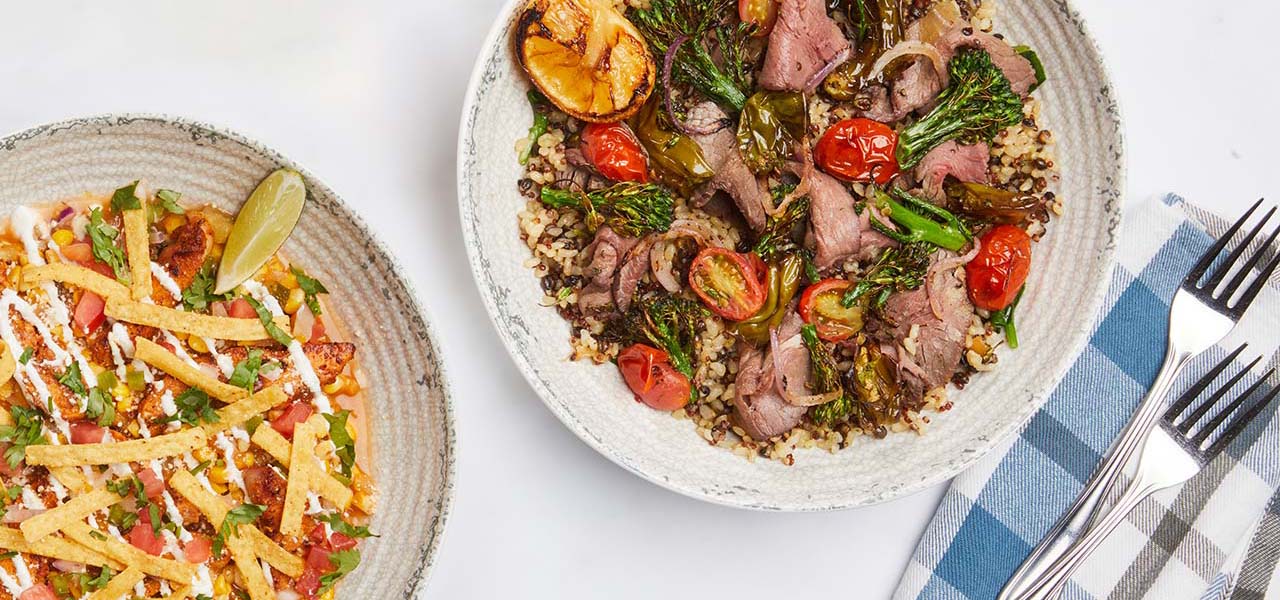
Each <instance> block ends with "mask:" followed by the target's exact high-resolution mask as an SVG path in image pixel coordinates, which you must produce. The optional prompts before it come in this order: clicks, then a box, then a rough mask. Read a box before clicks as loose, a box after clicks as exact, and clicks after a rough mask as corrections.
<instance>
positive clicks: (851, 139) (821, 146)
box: [813, 118, 898, 185]
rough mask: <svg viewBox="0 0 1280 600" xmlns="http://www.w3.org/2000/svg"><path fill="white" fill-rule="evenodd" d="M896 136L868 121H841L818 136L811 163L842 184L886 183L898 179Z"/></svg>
mask: <svg viewBox="0 0 1280 600" xmlns="http://www.w3.org/2000/svg"><path fill="white" fill-rule="evenodd" d="M897 152H898V134H897V133H896V132H894V131H893V129H892V128H890V127H889V126H888V125H885V124H884V123H881V122H879V121H872V120H871V119H862V118H858V119H845V120H843V121H840V122H838V123H836V124H835V125H832V126H831V128H830V129H827V132H826V133H824V134H822V139H819V140H818V144H817V145H816V146H814V148H813V159H814V161H816V162H817V163H818V166H819V167H821V168H822V170H823V171H826V172H827V173H829V174H830V175H831V176H832V177H835V178H836V179H843V180H845V181H860V182H870V181H874V182H876V183H878V184H880V185H884V184H886V183H889V181H890V180H892V179H893V178H894V177H896V176H897V175H898V157H897Z"/></svg>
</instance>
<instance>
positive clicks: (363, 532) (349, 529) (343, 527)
mask: <svg viewBox="0 0 1280 600" xmlns="http://www.w3.org/2000/svg"><path fill="white" fill-rule="evenodd" d="M317 518H318V519H319V520H321V521H323V522H325V523H328V524H329V527H330V528H331V529H333V530H334V531H336V532H338V533H341V534H342V535H345V536H347V537H349V538H354V539H361V538H367V537H378V536H376V535H374V534H372V533H369V528H368V527H366V526H364V525H352V524H350V523H348V522H346V521H343V520H342V515H341V514H339V513H336V512H335V513H329V514H324V515H320V516H319V517H317Z"/></svg>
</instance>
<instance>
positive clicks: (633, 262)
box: [613, 235, 657, 313]
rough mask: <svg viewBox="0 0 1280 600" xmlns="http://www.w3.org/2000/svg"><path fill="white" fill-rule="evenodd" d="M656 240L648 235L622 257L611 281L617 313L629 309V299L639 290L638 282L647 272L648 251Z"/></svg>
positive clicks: (653, 236) (655, 237)
mask: <svg viewBox="0 0 1280 600" xmlns="http://www.w3.org/2000/svg"><path fill="white" fill-rule="evenodd" d="M656 240H657V236H656V235H648V236H645V237H644V238H642V239H641V240H640V241H639V242H638V243H636V244H635V245H633V246H632V247H631V248H630V249H629V250H627V253H626V254H624V255H623V257H622V266H620V267H618V273H617V274H616V275H615V276H614V279H613V303H614V305H615V306H617V307H618V312H621V313H625V312H627V309H628V308H631V299H632V298H634V297H635V295H636V290H638V289H640V280H641V279H643V278H644V274H645V273H647V272H649V250H650V249H651V248H653V244H654V242H655V241H656Z"/></svg>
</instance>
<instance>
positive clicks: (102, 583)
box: [85, 531, 116, 591]
mask: <svg viewBox="0 0 1280 600" xmlns="http://www.w3.org/2000/svg"><path fill="white" fill-rule="evenodd" d="M89 535H91V536H93V537H95V538H97V537H101V538H102V539H103V540H106V539H107V536H105V535H102V534H101V533H98V532H97V531H90V532H89ZM115 576H116V573H115V571H112V570H111V567H102V572H101V573H98V576H97V577H95V578H93V579H90V580H88V581H86V582H85V588H86V589H88V590H89V591H95V590H100V589H102V588H104V587H107V582H109V581H111V578H113V577H115Z"/></svg>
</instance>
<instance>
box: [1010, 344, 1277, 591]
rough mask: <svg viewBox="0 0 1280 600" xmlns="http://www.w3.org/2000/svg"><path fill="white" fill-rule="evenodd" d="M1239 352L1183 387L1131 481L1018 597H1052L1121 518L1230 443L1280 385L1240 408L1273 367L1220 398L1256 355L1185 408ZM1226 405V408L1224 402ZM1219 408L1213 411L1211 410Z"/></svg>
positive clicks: (1149, 441)
mask: <svg viewBox="0 0 1280 600" xmlns="http://www.w3.org/2000/svg"><path fill="white" fill-rule="evenodd" d="M1243 350H1244V346H1241V347H1240V348H1239V349H1237V350H1236V351H1235V352H1233V353H1231V355H1229V356H1227V357H1226V358H1225V359H1224V360H1222V361H1221V362H1220V363H1219V364H1218V365H1217V366H1216V367H1214V368H1213V370H1211V371H1209V373H1207V374H1206V375H1205V376H1204V377H1202V378H1201V379H1200V380H1199V381H1198V382H1196V384H1195V385H1194V386H1192V387H1191V389H1189V390H1187V392H1186V393H1185V394H1183V395H1182V397H1181V398H1179V399H1178V401H1177V402H1174V403H1173V405H1172V406H1170V407H1169V409H1168V410H1167V411H1165V413H1164V416H1163V417H1162V418H1161V419H1160V424H1159V426H1158V427H1156V428H1155V429H1154V430H1153V431H1152V432H1151V434H1150V435H1149V436H1147V440H1146V443H1145V444H1144V445H1143V447H1142V452H1141V454H1139V455H1138V468H1137V470H1136V471H1135V472H1134V476H1133V481H1132V482H1131V483H1130V484H1129V487H1128V488H1126V489H1125V491H1124V493H1123V494H1121V496H1120V498H1119V499H1117V500H1116V504H1115V506H1114V507H1112V509H1111V510H1110V511H1108V512H1107V514H1106V516H1104V517H1103V518H1102V520H1101V521H1099V522H1098V524H1097V525H1095V526H1094V527H1093V528H1091V529H1089V531H1088V532H1087V533H1085V534H1084V536H1083V537H1081V538H1080V539H1079V541H1078V542H1077V543H1076V544H1075V545H1073V546H1071V548H1069V549H1068V550H1067V552H1066V553H1065V554H1063V555H1062V556H1061V557H1060V558H1059V559H1058V560H1056V561H1055V562H1054V563H1053V564H1051V565H1050V567H1049V569H1048V570H1047V571H1046V572H1045V573H1043V574H1042V575H1041V576H1040V577H1038V578H1037V579H1036V580H1035V581H1033V582H1032V584H1031V586H1030V587H1029V588H1028V590H1027V592H1026V593H1025V594H1023V595H1019V596H1018V598H1019V599H1020V600H1021V599H1026V600H1032V599H1035V600H1044V599H1048V598H1052V597H1054V596H1055V593H1056V591H1057V590H1058V588H1059V587H1061V586H1062V584H1064V583H1065V582H1066V581H1067V579H1068V578H1070V577H1071V575H1072V573H1074V572H1075V570H1076V569H1077V568H1078V567H1079V566H1080V565H1081V563H1083V562H1084V561H1085V559H1087V558H1088V557H1089V555H1091V554H1092V553H1093V551H1094V550H1096V549H1097V548H1098V546H1099V545H1101V544H1102V542H1103V541H1104V540H1105V539H1106V538H1107V536H1108V535H1109V534H1110V533H1111V532H1112V531H1113V530H1114V529H1115V528H1116V526H1117V525H1119V524H1120V523H1121V522H1123V521H1124V519H1125V517H1126V516H1128V514H1129V513H1130V512H1131V511H1132V510H1133V509H1134V508H1135V507H1137V506H1138V503H1139V502H1141V501H1142V500H1144V499H1145V498H1146V497H1147V496H1150V495H1151V494H1153V493H1155V492H1157V491H1159V490H1162V489H1165V488H1169V487H1173V486H1175V485H1178V484H1181V483H1184V482H1186V481H1187V480H1189V479H1191V478H1192V477H1194V476H1195V475H1196V473H1199V472H1200V470H1201V469H1203V468H1204V467H1205V465H1207V464H1209V463H1210V462H1212V461H1213V459H1214V458H1216V457H1217V456H1218V455H1219V454H1221V453H1222V451H1223V450H1225V449H1226V448H1227V446H1228V445H1230V444H1231V442H1232V441H1233V440H1235V439H1236V437H1237V436H1239V435H1240V432H1242V431H1244V429H1245V427H1247V426H1248V425H1249V423H1250V422H1251V421H1252V420H1253V419H1254V418H1255V417H1257V416H1258V414H1259V413H1260V412H1262V410H1263V409H1264V408H1266V407H1267V406H1268V405H1270V404H1271V403H1272V401H1273V400H1275V398H1276V396H1277V395H1278V394H1280V386H1278V387H1275V388H1273V389H1272V390H1271V391H1270V392H1268V393H1266V394H1265V395H1263V397H1262V398H1259V399H1258V400H1256V401H1254V402H1253V403H1252V404H1251V405H1249V407H1248V408H1246V409H1244V410H1241V407H1243V406H1244V405H1245V402H1246V400H1248V399H1249V398H1250V397H1252V396H1254V395H1255V392H1257V391H1258V389H1259V388H1261V387H1262V386H1263V384H1265V383H1266V381H1267V379H1269V378H1270V377H1271V376H1272V375H1273V374H1274V373H1275V370H1274V369H1273V370H1271V371H1268V372H1267V373H1266V374H1265V375H1263V376H1262V378H1260V379H1259V380H1258V381H1256V382H1255V383H1254V384H1253V385H1251V386H1249V387H1248V388H1247V389H1245V391H1244V392H1242V393H1240V394H1239V395H1238V396H1236V397H1235V399H1233V400H1231V401H1230V402H1225V403H1224V402H1223V398H1224V397H1226V396H1227V393H1228V392H1229V391H1230V390H1231V388H1233V387H1235V385H1236V384H1237V383H1239V382H1240V380H1241V379H1243V378H1244V376H1245V374H1246V373H1248V372H1249V371H1250V370H1251V369H1252V368H1253V367H1254V366H1255V365H1257V364H1258V361H1259V360H1261V359H1260V358H1257V359H1254V360H1253V362H1252V363H1250V364H1249V365H1248V366H1246V367H1245V368H1244V369H1243V370H1241V371H1240V372H1239V373H1237V374H1236V375H1235V376H1234V377H1232V378H1231V379H1230V380H1228V381H1227V382H1226V383H1225V384H1223V385H1222V387H1220V388H1218V391H1217V392H1215V393H1214V394H1213V395H1212V396H1210V397H1209V398H1207V399H1206V400H1204V401H1203V402H1201V403H1200V405H1199V406H1197V407H1196V408H1194V409H1192V410H1190V411H1188V410H1187V409H1189V408H1191V405H1192V404H1193V403H1194V402H1195V400H1196V398H1197V397H1199V396H1200V394H1201V393H1202V392H1204V390H1205V389H1207V388H1208V387H1209V385H1210V384H1211V383H1213V381H1214V380H1215V379H1216V378H1217V377H1218V375H1220V374H1221V373H1222V372H1223V371H1224V370H1225V369H1226V368H1227V367H1228V366H1229V365H1230V364H1231V363H1232V361H1233V360H1234V359H1235V358H1236V357H1237V356H1239V355H1240V352H1241V351H1243ZM1223 404H1225V406H1223ZM1214 409H1218V410H1217V412H1216V414H1211V413H1212V412H1213V411H1214Z"/></svg>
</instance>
